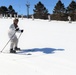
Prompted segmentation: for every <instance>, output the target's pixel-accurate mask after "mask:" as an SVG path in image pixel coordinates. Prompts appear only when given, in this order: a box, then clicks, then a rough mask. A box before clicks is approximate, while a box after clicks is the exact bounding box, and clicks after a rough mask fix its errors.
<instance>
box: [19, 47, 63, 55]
mask: <svg viewBox="0 0 76 75" xmlns="http://www.w3.org/2000/svg"><path fill="white" fill-rule="evenodd" d="M55 51H64V49H55V48H34V49H22V50H21V51H20V52H18V53H28V52H43V53H45V54H52V53H55Z"/></svg>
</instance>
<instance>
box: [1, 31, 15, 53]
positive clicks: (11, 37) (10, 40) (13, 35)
mask: <svg viewBox="0 0 76 75" xmlns="http://www.w3.org/2000/svg"><path fill="white" fill-rule="evenodd" d="M15 33H16V32H15ZM15 33H14V34H13V36H12V37H11V38H10V39H9V41H8V42H7V43H6V45H5V46H4V47H3V49H2V50H1V51H0V52H3V50H4V49H5V47H6V46H7V45H8V43H9V42H10V41H11V39H12V38H13V37H14V35H15Z"/></svg>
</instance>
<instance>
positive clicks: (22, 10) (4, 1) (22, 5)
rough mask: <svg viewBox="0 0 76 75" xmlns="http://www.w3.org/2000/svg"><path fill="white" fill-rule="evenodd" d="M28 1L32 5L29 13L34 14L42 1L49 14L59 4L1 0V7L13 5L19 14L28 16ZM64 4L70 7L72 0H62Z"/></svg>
mask: <svg viewBox="0 0 76 75" xmlns="http://www.w3.org/2000/svg"><path fill="white" fill-rule="evenodd" d="M27 1H28V2H29V3H30V9H29V13H30V14H33V9H34V5H36V4H37V3H38V2H39V1H41V2H42V3H43V4H44V6H45V7H46V8H47V9H48V11H49V13H52V11H53V9H54V6H55V5H56V3H57V2H58V0H0V6H6V7H8V6H9V5H12V6H13V8H14V9H15V11H16V12H18V14H24V15H27V8H26V3H27ZM61 1H62V3H64V5H65V7H67V6H68V5H69V3H70V2H71V1H72V0H61Z"/></svg>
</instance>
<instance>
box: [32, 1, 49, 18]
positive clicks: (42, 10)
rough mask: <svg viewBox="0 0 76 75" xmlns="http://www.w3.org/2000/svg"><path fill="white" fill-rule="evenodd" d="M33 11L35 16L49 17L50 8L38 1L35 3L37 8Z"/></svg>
mask: <svg viewBox="0 0 76 75" xmlns="http://www.w3.org/2000/svg"><path fill="white" fill-rule="evenodd" d="M33 11H34V17H35V18H40V19H47V17H48V10H47V9H46V7H45V6H44V5H43V4H42V3H41V2H38V3H37V5H35V9H34V10H33Z"/></svg>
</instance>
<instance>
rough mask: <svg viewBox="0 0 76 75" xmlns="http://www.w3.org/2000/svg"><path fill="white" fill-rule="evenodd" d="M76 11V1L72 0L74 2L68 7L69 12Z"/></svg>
mask: <svg viewBox="0 0 76 75" xmlns="http://www.w3.org/2000/svg"><path fill="white" fill-rule="evenodd" d="M75 12H76V2H75V1H74V0H72V2H71V3H70V4H69V6H68V7H67V13H75Z"/></svg>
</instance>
